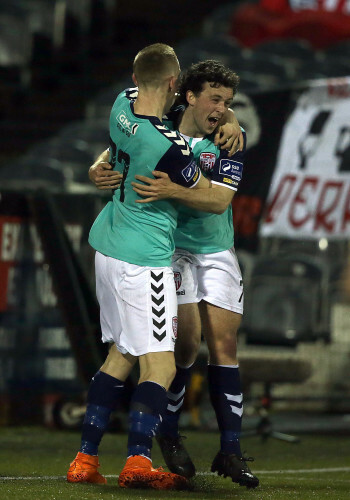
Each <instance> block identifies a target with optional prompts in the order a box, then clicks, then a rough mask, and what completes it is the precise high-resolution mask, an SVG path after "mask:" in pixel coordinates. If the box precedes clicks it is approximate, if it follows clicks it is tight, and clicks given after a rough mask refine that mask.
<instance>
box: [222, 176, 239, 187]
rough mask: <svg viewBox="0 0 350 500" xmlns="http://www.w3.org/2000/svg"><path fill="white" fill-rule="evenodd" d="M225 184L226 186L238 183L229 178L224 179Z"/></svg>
mask: <svg viewBox="0 0 350 500" xmlns="http://www.w3.org/2000/svg"><path fill="white" fill-rule="evenodd" d="M222 181H223V182H226V184H235V185H236V184H237V182H235V181H233V180H232V179H230V178H229V177H224V178H223V179H222Z"/></svg>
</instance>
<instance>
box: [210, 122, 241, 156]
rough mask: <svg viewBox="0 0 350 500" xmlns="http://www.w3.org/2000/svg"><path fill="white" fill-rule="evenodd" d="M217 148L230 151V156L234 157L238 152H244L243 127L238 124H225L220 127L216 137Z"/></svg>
mask: <svg viewBox="0 0 350 500" xmlns="http://www.w3.org/2000/svg"><path fill="white" fill-rule="evenodd" d="M214 143H215V145H216V146H221V149H227V150H228V156H232V155H234V154H235V153H236V152H237V151H242V149H243V146H244V140H243V134H242V130H241V127H240V126H239V125H238V122H237V124H236V123H225V124H224V125H220V126H219V127H218V129H217V132H216V134H215V137H214Z"/></svg>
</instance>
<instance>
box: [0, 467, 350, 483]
mask: <svg viewBox="0 0 350 500" xmlns="http://www.w3.org/2000/svg"><path fill="white" fill-rule="evenodd" d="M254 472H255V473H256V474H266V475H269V474H314V473H315V472H350V467H329V468H326V469H286V470H256V471H254ZM197 475H198V476H216V474H215V473H214V472H197ZM105 477H110V478H117V477H119V475H118V474H105ZM43 479H47V480H54V479H66V476H37V477H33V476H3V477H2V476H0V481H15V480H22V481H30V480H32V481H35V480H43Z"/></svg>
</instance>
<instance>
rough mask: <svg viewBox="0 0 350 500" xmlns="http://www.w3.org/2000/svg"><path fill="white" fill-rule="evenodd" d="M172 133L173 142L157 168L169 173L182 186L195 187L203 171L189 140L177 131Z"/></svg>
mask: <svg viewBox="0 0 350 500" xmlns="http://www.w3.org/2000/svg"><path fill="white" fill-rule="evenodd" d="M172 134H173V137H172V138H171V139H172V142H173V144H172V145H171V146H170V148H169V149H168V150H167V152H166V153H165V154H164V155H163V156H162V158H161V159H160V160H159V162H158V163H157V166H156V167H155V170H160V171H161V172H165V173H167V174H168V175H169V177H170V179H171V180H172V182H175V183H176V184H180V186H184V187H189V188H191V187H194V186H195V185H196V184H197V182H198V181H199V179H200V177H201V171H200V169H199V167H198V165H197V163H196V161H195V159H194V157H193V153H192V152H191V150H190V148H189V146H188V144H187V142H186V141H185V140H184V139H183V138H182V137H181V136H180V135H178V134H177V133H176V132H172ZM175 141H176V142H175Z"/></svg>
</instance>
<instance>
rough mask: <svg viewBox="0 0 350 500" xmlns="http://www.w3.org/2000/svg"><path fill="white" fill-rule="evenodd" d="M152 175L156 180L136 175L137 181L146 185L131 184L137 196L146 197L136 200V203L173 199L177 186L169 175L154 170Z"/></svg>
mask: <svg viewBox="0 0 350 500" xmlns="http://www.w3.org/2000/svg"><path fill="white" fill-rule="evenodd" d="M152 174H153V175H154V177H156V179H151V178H150V177H145V176H143V175H135V179H137V180H138V181H141V182H143V183H144V184H139V183H138V182H134V181H133V182H132V183H131V185H132V188H133V190H134V191H135V192H136V193H137V194H139V195H140V196H144V197H145V198H144V199H143V200H136V203H149V202H150V201H158V200H164V199H165V198H171V197H172V195H173V194H174V193H175V191H176V187H177V184H175V183H174V182H172V181H171V180H170V177H169V176H168V174H166V173H165V172H161V171H159V170H153V172H152Z"/></svg>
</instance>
